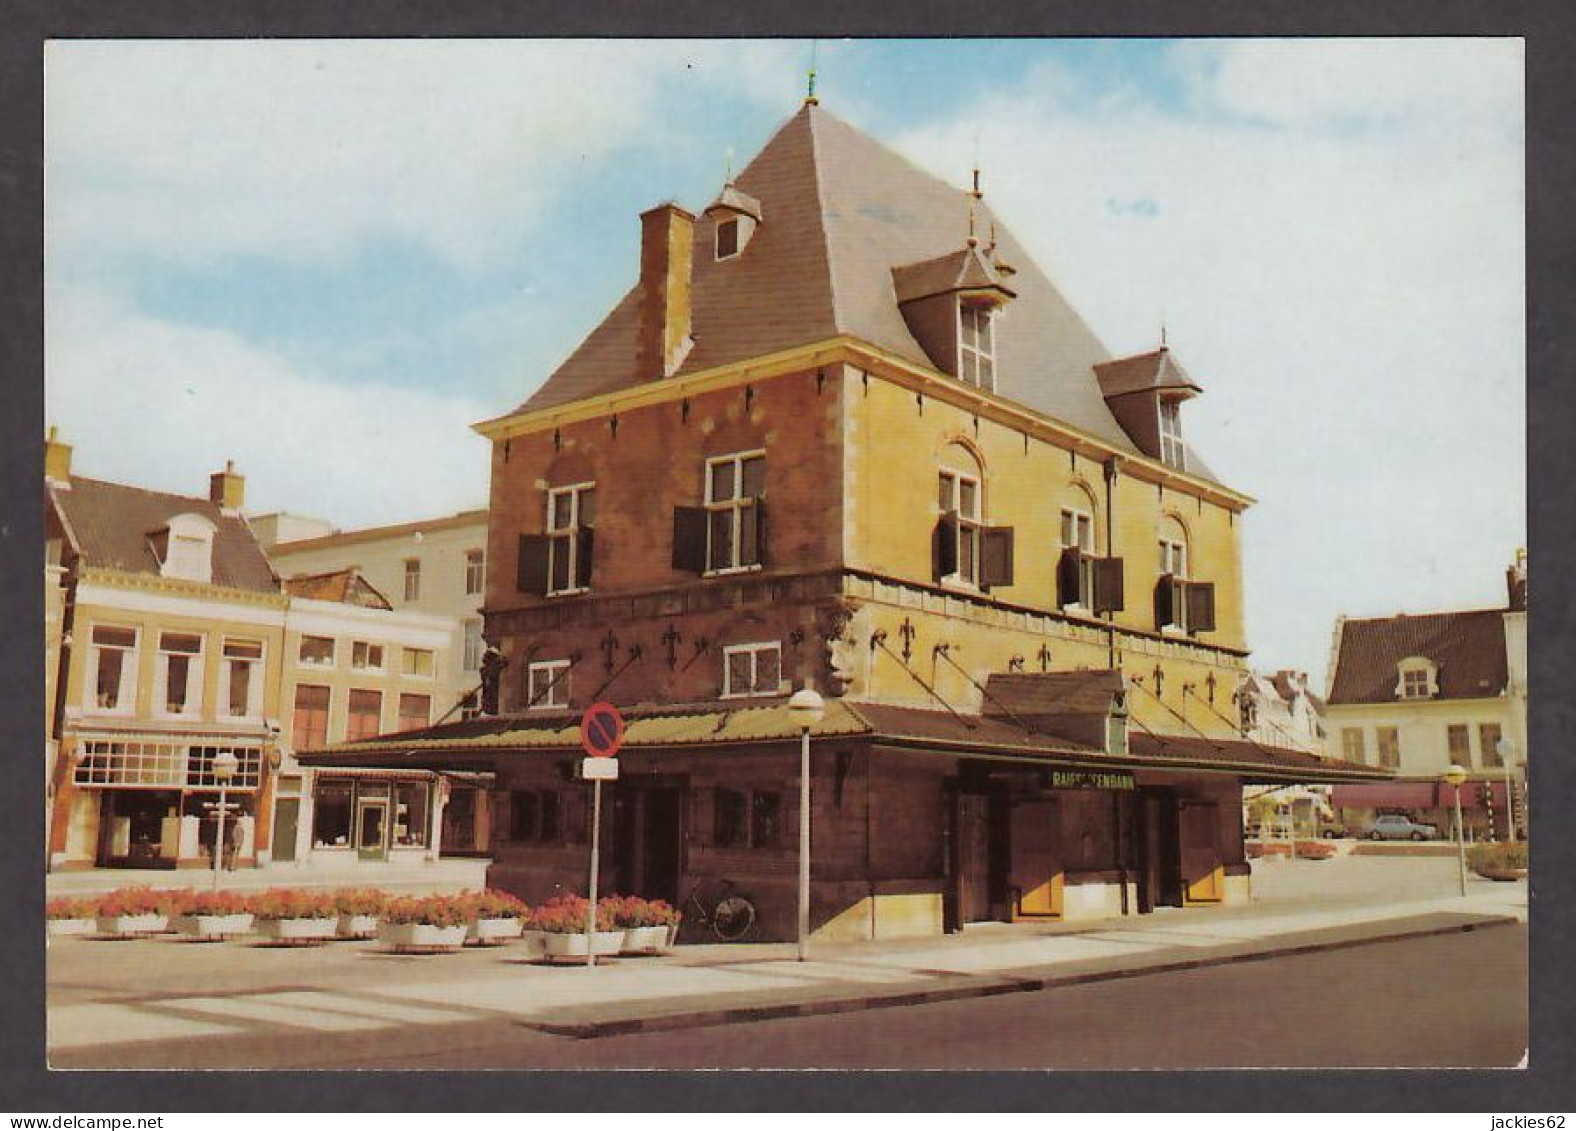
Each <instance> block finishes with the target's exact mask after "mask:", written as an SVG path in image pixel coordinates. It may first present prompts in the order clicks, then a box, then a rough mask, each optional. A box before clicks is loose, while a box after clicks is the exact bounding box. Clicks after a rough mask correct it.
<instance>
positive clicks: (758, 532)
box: [755, 495, 769, 566]
mask: <svg viewBox="0 0 1576 1131" xmlns="http://www.w3.org/2000/svg"><path fill="white" fill-rule="evenodd" d="M755 561H756V564H758V565H763V566H764V565H767V564H769V563H768V562H767V560H766V500H765V499H763V498H761V497H760V496H758V495H757V496H756V498H755Z"/></svg>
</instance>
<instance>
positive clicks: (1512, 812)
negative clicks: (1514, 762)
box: [1494, 738, 1516, 843]
mask: <svg viewBox="0 0 1576 1131" xmlns="http://www.w3.org/2000/svg"><path fill="white" fill-rule="evenodd" d="M1494 753H1496V754H1498V755H1499V764H1500V765H1501V766H1504V767H1505V829H1506V832H1507V833H1508V834H1509V835H1507V836H1506V837H1505V839H1506V840H1507V841H1510V842H1512V843H1514V842H1515V840H1516V795H1515V787H1514V786H1513V785H1512V784H1511V780H1510V760H1511V758H1512V757H1514V756H1515V753H1516V744H1515V743H1514V742H1512V741H1511V740H1510V739H1508V738H1502V739H1500V740H1499V741H1498V742H1496V743H1495V744H1494Z"/></svg>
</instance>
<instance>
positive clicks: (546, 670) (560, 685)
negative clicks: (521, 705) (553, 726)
mask: <svg viewBox="0 0 1576 1131" xmlns="http://www.w3.org/2000/svg"><path fill="white" fill-rule="evenodd" d="M560 672H561V673H563V675H562V676H561V677H560V675H559V673H560ZM526 677H527V678H526V681H525V701H526V703H527V704H528V706H527V710H531V711H562V710H564V709H565V708H567V707H568V706H569V681H570V679H571V678H572V677H571V675H570V673H569V661H568V660H534V661H532V663H531V665H530V667H528V668H527V669H526ZM554 680H557V682H556V683H554V682H553V681H554ZM549 684H552V688H553V689H552V690H551V691H549V692H548V693H547V696H546V698H544V699H543V700H542V701H541V702H540V703H538V702H536V701H535V700H536V697H537V695H538V694H539V693H540V692H541V691H542V689H543V688H545V687H547V686H548V685H549Z"/></svg>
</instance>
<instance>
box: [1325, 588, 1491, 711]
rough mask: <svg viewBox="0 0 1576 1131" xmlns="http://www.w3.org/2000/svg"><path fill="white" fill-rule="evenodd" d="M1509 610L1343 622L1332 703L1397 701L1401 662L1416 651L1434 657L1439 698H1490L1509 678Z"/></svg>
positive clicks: (1330, 698) (1431, 614)
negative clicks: (1507, 635) (1507, 622)
mask: <svg viewBox="0 0 1576 1131" xmlns="http://www.w3.org/2000/svg"><path fill="white" fill-rule="evenodd" d="M1504 617H1505V614H1504V612H1503V611H1501V610H1499V609H1480V610H1474V611H1470V612H1454V613H1425V614H1421V615H1418V616H1408V615H1402V616H1395V617H1382V618H1377V619H1373V620H1348V621H1346V622H1345V624H1344V625H1343V626H1342V628H1341V639H1340V651H1339V653H1338V654H1337V655H1336V659H1335V676H1334V678H1333V679H1332V680H1331V681H1330V697H1329V702H1330V703H1331V705H1334V706H1339V705H1340V704H1343V703H1393V702H1396V698H1397V697H1396V690H1395V689H1396V684H1397V682H1398V681H1399V680H1400V675H1399V672H1398V669H1397V667H1396V665H1398V664H1399V663H1400V662H1401V661H1402V660H1405V659H1407V658H1408V657H1411V656H1422V657H1425V658H1427V659H1429V660H1432V661H1433V662H1434V665H1435V667H1436V668H1437V670H1438V683H1439V694H1438V695H1437V696H1435V698H1437V699H1490V698H1493V697H1495V696H1497V695H1499V694H1501V693H1502V692H1503V691H1504V690H1505V688H1506V685H1507V683H1508V681H1509V670H1508V667H1507V665H1506V659H1505V622H1504Z"/></svg>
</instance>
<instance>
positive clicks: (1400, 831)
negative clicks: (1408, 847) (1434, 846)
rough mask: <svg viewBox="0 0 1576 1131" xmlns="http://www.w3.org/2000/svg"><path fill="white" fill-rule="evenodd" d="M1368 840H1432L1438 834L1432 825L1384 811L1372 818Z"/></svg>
mask: <svg viewBox="0 0 1576 1131" xmlns="http://www.w3.org/2000/svg"><path fill="white" fill-rule="evenodd" d="M1367 835H1368V839H1369V840H1433V839H1434V838H1435V837H1437V836H1438V835H1439V832H1438V830H1436V829H1435V828H1434V826H1433V825H1425V824H1422V823H1421V822H1418V821H1414V820H1412V818H1410V817H1403V816H1401V815H1400V814H1399V813H1386V814H1384V815H1383V816H1381V817H1378V818H1376V819H1375V820H1374V824H1373V828H1371V829H1369V830H1368V834H1367Z"/></svg>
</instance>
